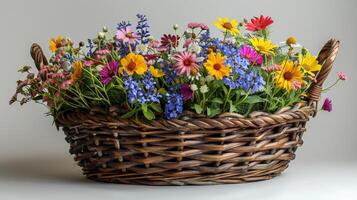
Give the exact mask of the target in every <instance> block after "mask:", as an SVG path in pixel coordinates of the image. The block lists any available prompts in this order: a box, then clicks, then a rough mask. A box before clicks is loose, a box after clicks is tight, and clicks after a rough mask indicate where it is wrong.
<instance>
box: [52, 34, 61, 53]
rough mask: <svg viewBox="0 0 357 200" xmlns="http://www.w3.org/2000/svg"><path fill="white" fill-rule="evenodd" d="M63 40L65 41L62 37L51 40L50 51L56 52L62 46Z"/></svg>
mask: <svg viewBox="0 0 357 200" xmlns="http://www.w3.org/2000/svg"><path fill="white" fill-rule="evenodd" d="M62 40H63V38H62V36H58V37H57V39H55V38H52V39H51V40H50V47H49V49H50V51H51V52H56V50H57V49H58V48H59V47H61V46H62Z"/></svg>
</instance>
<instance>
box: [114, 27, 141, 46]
mask: <svg viewBox="0 0 357 200" xmlns="http://www.w3.org/2000/svg"><path fill="white" fill-rule="evenodd" d="M116 38H117V39H118V40H122V41H123V42H124V43H135V42H136V40H137V39H138V38H139V36H138V35H137V33H135V32H132V31H131V29H130V27H128V26H127V27H125V28H123V29H120V30H118V31H117V35H116Z"/></svg>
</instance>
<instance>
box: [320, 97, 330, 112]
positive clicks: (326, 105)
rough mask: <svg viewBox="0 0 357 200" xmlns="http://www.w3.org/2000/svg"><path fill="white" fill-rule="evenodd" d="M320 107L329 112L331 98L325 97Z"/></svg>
mask: <svg viewBox="0 0 357 200" xmlns="http://www.w3.org/2000/svg"><path fill="white" fill-rule="evenodd" d="M321 109H322V110H326V111H327V112H331V111H332V101H331V99H329V98H326V99H325V101H324V104H323V105H322V108H321Z"/></svg>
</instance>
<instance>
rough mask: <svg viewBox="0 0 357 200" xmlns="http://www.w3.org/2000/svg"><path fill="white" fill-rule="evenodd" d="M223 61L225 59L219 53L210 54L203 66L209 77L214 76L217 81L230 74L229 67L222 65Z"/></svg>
mask: <svg viewBox="0 0 357 200" xmlns="http://www.w3.org/2000/svg"><path fill="white" fill-rule="evenodd" d="M224 60H225V57H224V56H222V55H221V53H217V54H214V53H210V54H209V55H208V59H207V61H206V62H205V63H204V64H203V66H204V67H205V68H206V69H207V72H208V74H209V75H211V76H214V77H215V78H216V79H217V80H222V79H223V77H224V76H228V75H229V73H230V72H231V69H230V68H229V66H225V65H224Z"/></svg>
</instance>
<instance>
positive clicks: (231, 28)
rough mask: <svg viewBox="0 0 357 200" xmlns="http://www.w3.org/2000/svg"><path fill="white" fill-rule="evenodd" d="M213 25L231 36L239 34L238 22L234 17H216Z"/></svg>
mask: <svg viewBox="0 0 357 200" xmlns="http://www.w3.org/2000/svg"><path fill="white" fill-rule="evenodd" d="M214 25H216V26H217V28H219V29H222V30H223V31H226V32H228V33H230V34H231V35H233V36H234V35H237V34H239V29H238V22H237V20H235V19H232V20H231V21H229V20H228V19H227V17H224V18H218V19H217V21H215V22H214Z"/></svg>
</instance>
